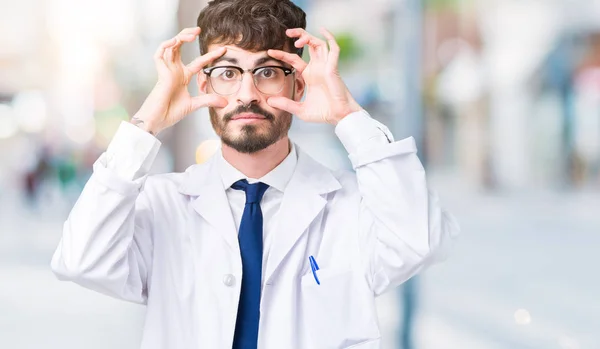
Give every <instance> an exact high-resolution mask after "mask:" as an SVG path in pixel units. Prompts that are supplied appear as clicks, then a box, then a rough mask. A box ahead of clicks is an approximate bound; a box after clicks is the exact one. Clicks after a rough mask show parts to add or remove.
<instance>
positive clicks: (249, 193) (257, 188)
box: [231, 179, 269, 204]
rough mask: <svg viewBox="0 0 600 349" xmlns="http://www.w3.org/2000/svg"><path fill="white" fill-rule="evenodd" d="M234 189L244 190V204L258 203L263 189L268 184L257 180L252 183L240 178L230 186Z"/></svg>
mask: <svg viewBox="0 0 600 349" xmlns="http://www.w3.org/2000/svg"><path fill="white" fill-rule="evenodd" d="M231 187H232V188H233V189H236V190H243V191H245V192H246V204H254V203H260V200H262V197H263V195H265V191H267V189H268V188H269V185H268V184H265V183H262V182H257V183H254V184H250V183H248V181H247V180H245V179H241V180H239V181H237V182H235V183H233V185H232V186H231Z"/></svg>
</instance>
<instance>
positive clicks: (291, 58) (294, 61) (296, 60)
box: [267, 50, 308, 74]
mask: <svg viewBox="0 0 600 349" xmlns="http://www.w3.org/2000/svg"><path fill="white" fill-rule="evenodd" d="M267 54H268V55H269V56H271V57H273V58H275V59H278V60H280V61H283V62H285V63H287V64H289V65H291V66H292V67H294V69H296V71H298V73H300V74H302V72H303V71H304V69H305V68H306V66H307V65H308V64H307V63H306V62H305V61H304V60H302V58H300V56H298V55H297V54H295V53H289V52H285V51H281V50H267Z"/></svg>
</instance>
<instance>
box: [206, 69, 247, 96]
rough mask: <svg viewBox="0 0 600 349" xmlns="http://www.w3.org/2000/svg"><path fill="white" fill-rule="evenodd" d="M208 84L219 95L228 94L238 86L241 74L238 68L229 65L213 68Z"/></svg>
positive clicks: (233, 91) (235, 90)
mask: <svg viewBox="0 0 600 349" xmlns="http://www.w3.org/2000/svg"><path fill="white" fill-rule="evenodd" d="M209 78H210V85H211V86H212V88H213V90H215V92H216V93H218V94H220V95H230V94H233V93H235V92H237V90H238V89H239V87H240V81H241V80H242V76H241V73H240V71H239V70H237V69H234V68H231V67H222V68H221V67H219V68H215V69H213V70H212V71H211V73H210V76H209Z"/></svg>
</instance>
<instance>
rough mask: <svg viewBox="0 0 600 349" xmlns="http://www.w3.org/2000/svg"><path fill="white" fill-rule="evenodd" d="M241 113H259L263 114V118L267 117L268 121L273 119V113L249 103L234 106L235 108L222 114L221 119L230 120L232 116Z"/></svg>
mask: <svg viewBox="0 0 600 349" xmlns="http://www.w3.org/2000/svg"><path fill="white" fill-rule="evenodd" d="M241 113H253V114H259V115H262V116H264V117H265V119H267V120H269V121H273V120H275V115H273V114H271V113H269V112H268V111H266V110H264V109H262V108H261V107H259V106H258V105H256V104H250V105H240V106H239V107H237V108H235V110H232V111H230V112H229V113H227V114H225V115H224V116H223V121H225V122H229V121H231V119H233V117H234V116H236V115H238V114H241Z"/></svg>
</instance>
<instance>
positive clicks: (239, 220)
mask: <svg viewBox="0 0 600 349" xmlns="http://www.w3.org/2000/svg"><path fill="white" fill-rule="evenodd" d="M305 25H306V20H305V14H304V12H303V11H302V10H301V9H300V8H298V7H297V6H295V5H294V4H293V3H292V2H291V1H288V0H245V1H239V0H215V1H212V2H210V3H209V4H208V6H207V7H206V8H205V9H204V10H203V11H202V12H201V13H200V16H199V18H198V28H189V29H185V30H183V31H182V32H181V33H180V34H179V35H177V36H176V37H175V38H173V39H171V40H169V41H167V42H165V43H163V44H162V45H161V46H160V48H159V49H158V51H157V53H156V55H155V57H154V58H155V61H156V68H157V70H158V76H159V77H158V82H157V84H156V86H155V87H154V89H153V91H152V92H151V93H150V95H149V96H148V98H147V100H146V101H145V102H144V104H143V106H142V107H141V108H140V110H139V111H138V112H137V113H136V114H135V116H134V117H133V119H132V122H131V123H123V124H122V125H121V127H120V128H119V130H118V131H117V134H116V135H115V137H114V139H113V141H112V142H111V144H110V145H109V147H108V149H107V151H106V153H104V154H103V155H102V156H101V157H100V159H99V160H98V161H97V162H96V164H95V165H94V174H93V175H92V177H91V178H90V180H89V182H88V183H87V185H86V187H85V189H84V190H83V192H82V194H81V197H80V198H79V200H78V202H77V203H76V204H75V206H74V208H73V210H72V212H71V214H70V215H69V217H68V219H67V221H66V223H65V225H64V232H63V237H62V240H61V242H60V244H59V246H58V249H57V250H56V252H55V255H54V258H53V260H52V268H53V270H54V272H55V273H56V274H57V275H58V277H59V278H61V279H64V280H72V281H74V282H77V283H78V284H81V285H83V286H85V287H89V288H91V289H94V290H97V291H100V292H103V293H106V294H108V295H111V296H114V297H118V298H121V299H125V300H128V301H132V302H138V303H143V304H147V314H146V322H145V326H144V333H143V340H142V348H145V349H151V348H152V349H159V348H160V349H188V348H189V349H192V348H232V347H233V348H240V349H241V348H243V349H251V348H265V349H270V348H272V349H281V348H286V349H293V348H298V349H300V348H301V349H307V348H308V349H317V348H348V347H352V348H379V346H380V332H379V327H378V321H377V314H376V309H375V297H376V296H378V295H380V294H382V293H383V292H385V291H386V290H389V289H391V288H394V287H396V286H398V285H399V284H401V283H403V282H404V281H406V280H407V279H409V278H410V277H411V276H413V275H414V274H416V273H417V272H419V271H421V270H423V269H424V268H425V267H427V266H428V265H430V264H432V262H433V261H434V260H435V259H436V257H438V256H439V255H440V251H441V249H442V247H443V246H445V245H447V242H449V240H450V239H452V238H453V237H454V236H455V235H456V234H457V232H458V227H457V225H456V223H454V220H453V219H452V218H450V216H449V215H448V214H447V213H445V212H444V211H442V209H441V208H440V206H439V203H438V199H437V197H435V196H433V195H431V194H428V190H427V185H426V181H425V173H424V171H423V167H422V165H421V163H420V162H419V159H418V158H417V155H416V149H415V143H414V141H413V139H412V138H408V139H404V140H401V141H398V142H394V141H393V138H392V135H391V134H390V132H389V130H388V129H387V128H386V127H385V126H383V125H381V124H380V123H378V122H376V121H375V120H373V119H372V118H371V117H369V115H368V114H367V112H366V111H364V110H362V109H361V107H360V106H359V105H358V104H357V103H356V101H355V100H354V99H353V98H352V96H351V95H350V93H349V92H348V89H347V88H346V86H345V84H344V83H343V81H342V80H341V78H340V76H339V74H338V72H337V61H338V54H339V48H338V45H337V44H336V42H335V39H334V38H333V37H332V36H331V34H330V33H328V32H327V31H325V30H323V31H322V34H323V35H324V36H325V38H326V39H327V42H324V41H322V40H320V39H318V38H316V37H314V36H312V35H310V34H308V33H307V32H305V31H304V28H305ZM200 28H202V29H200ZM201 30H202V32H201ZM198 35H200V45H201V53H202V56H200V57H199V58H198V59H196V60H195V61H194V62H192V63H190V64H189V65H187V66H184V65H183V64H182V63H181V59H180V56H179V48H180V46H181V44H182V43H184V42H192V41H194V40H195V38H196V37H197V36H198ZM304 46H308V50H309V53H310V62H309V63H308V64H307V63H305V62H304V61H303V60H302V59H301V58H300V54H301V50H300V48H303V47H304ZM196 75H197V79H198V83H199V87H200V88H199V89H200V95H199V96H191V95H190V94H189V93H188V90H187V86H188V84H189V82H190V81H191V79H192V78H193V77H194V76H196ZM303 95H304V96H305V99H304V101H302V102H301V101H300V100H301V97H302V96H303ZM201 107H208V108H209V110H210V116H211V121H212V125H213V127H214V129H215V131H216V133H217V134H218V135H219V136H220V138H221V140H222V148H221V150H220V151H219V152H218V153H217V154H216V155H215V156H214V157H213V158H212V159H211V160H210V161H208V162H207V163H205V164H202V165H194V166H191V167H190V168H188V170H187V171H186V172H185V173H171V174H166V175H158V176H147V173H148V170H149V168H150V166H151V164H152V161H153V159H154V157H155V155H156V153H157V151H158V148H159V146H160V142H159V141H158V140H157V139H156V138H155V137H154V136H155V135H157V134H158V133H159V132H160V131H162V130H164V129H166V128H168V127H170V126H172V125H173V124H175V123H177V122H178V121H179V120H181V119H182V118H184V117H185V116H186V115H188V114H189V113H190V112H192V111H194V110H196V109H198V108H201ZM292 114H293V115H296V116H297V117H298V118H299V119H301V120H303V121H305V122H327V123H331V124H334V125H336V127H335V132H336V134H337V136H338V137H339V138H340V140H341V141H342V143H343V144H344V146H345V148H346V149H347V150H348V153H349V156H350V159H351V161H352V164H353V166H354V169H355V170H356V173H333V172H332V171H330V170H329V169H327V168H325V167H323V166H322V165H320V164H318V163H317V162H316V161H314V160H312V159H311V158H310V157H309V156H308V155H306V154H305V153H303V152H302V150H301V149H300V148H299V147H298V146H296V145H295V144H294V143H292V142H290V140H289V139H288V136H287V132H288V129H289V127H290V124H291V121H292Z"/></svg>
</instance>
